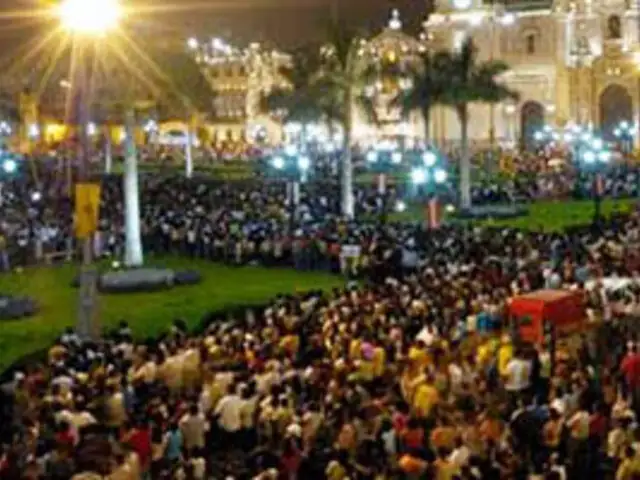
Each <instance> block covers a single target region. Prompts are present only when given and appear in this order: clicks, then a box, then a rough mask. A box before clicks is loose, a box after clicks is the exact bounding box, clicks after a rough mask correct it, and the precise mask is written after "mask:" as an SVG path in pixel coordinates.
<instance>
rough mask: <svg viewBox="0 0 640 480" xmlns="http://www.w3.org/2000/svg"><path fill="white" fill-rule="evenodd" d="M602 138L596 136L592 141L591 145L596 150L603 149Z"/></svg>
mask: <svg viewBox="0 0 640 480" xmlns="http://www.w3.org/2000/svg"><path fill="white" fill-rule="evenodd" d="M602 145H603V144H602V139H600V138H594V139H593V140H592V141H591V146H592V147H593V149H594V150H602Z"/></svg>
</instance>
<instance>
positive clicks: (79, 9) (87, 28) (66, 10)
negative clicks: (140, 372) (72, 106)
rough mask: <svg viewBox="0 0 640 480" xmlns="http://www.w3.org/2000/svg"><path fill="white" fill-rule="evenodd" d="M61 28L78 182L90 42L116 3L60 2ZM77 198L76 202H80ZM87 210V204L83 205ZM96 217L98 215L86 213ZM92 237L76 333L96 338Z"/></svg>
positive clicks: (110, 25)
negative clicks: (66, 46) (69, 58)
mask: <svg viewBox="0 0 640 480" xmlns="http://www.w3.org/2000/svg"><path fill="white" fill-rule="evenodd" d="M55 14H56V16H57V18H58V19H59V21H60V24H61V27H62V28H63V29H64V30H66V31H67V32H68V33H69V34H70V35H71V37H72V53H73V55H74V56H75V58H74V61H73V63H72V64H73V65H74V72H73V74H74V78H73V80H72V82H71V89H72V95H73V96H72V98H73V99H74V101H75V102H76V108H77V112H76V119H75V121H76V125H77V127H78V128H77V131H78V152H77V158H78V162H77V167H78V180H79V181H86V180H87V178H88V161H89V159H88V155H89V137H88V134H89V132H88V125H89V99H88V98H87V95H88V90H89V87H90V85H91V79H90V76H91V70H90V69H91V61H90V60H91V59H90V58H88V54H89V53H90V48H91V47H93V42H94V41H95V40H98V39H100V37H102V36H103V35H104V34H106V33H107V32H109V31H111V30H113V29H115V28H116V27H117V25H118V22H119V20H120V17H121V15H122V9H121V7H120V4H119V2H118V0H62V2H61V3H60V4H59V5H58V7H57V9H56V10H55ZM79 201H80V200H79V198H78V195H76V202H79ZM86 205H87V207H88V208H90V204H89V203H87V204H86ZM85 213H89V214H93V215H95V214H96V213H97V212H85ZM92 257H93V252H92V234H91V232H90V231H88V232H86V235H85V236H84V240H83V248H82V267H81V271H80V302H79V308H78V324H77V330H78V333H79V334H80V335H81V336H83V337H85V338H86V337H89V336H96V335H97V334H98V333H99V332H98V331H97V328H95V325H94V323H93V314H94V305H95V295H96V281H97V272H96V270H95V269H94V268H93V265H92V263H93V258H92Z"/></svg>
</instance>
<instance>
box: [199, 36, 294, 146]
mask: <svg viewBox="0 0 640 480" xmlns="http://www.w3.org/2000/svg"><path fill="white" fill-rule="evenodd" d="M187 46H188V48H189V49H190V50H191V51H192V52H193V54H194V55H195V56H196V60H197V61H198V63H199V64H200V65H201V66H202V67H203V69H204V71H205V73H206V76H207V78H208V79H209V81H210V83H211V85H212V87H213V90H214V100H213V103H214V106H213V110H214V112H213V113H214V114H213V118H212V119H210V121H209V128H210V130H211V137H212V139H213V141H214V143H220V142H224V141H234V142H238V141H244V140H249V141H253V140H255V138H251V137H252V136H253V134H254V132H264V134H263V138H261V140H263V141H268V142H277V141H279V140H280V138H281V136H282V133H281V127H280V126H279V125H278V124H277V123H275V122H274V121H273V120H272V119H271V118H270V117H269V116H268V115H265V114H263V113H262V110H261V101H262V98H263V97H264V96H265V95H266V94H267V93H268V92H269V91H270V90H271V89H273V88H274V86H276V85H278V84H279V82H281V81H282V80H281V78H280V75H279V71H280V69H281V68H282V67H283V66H284V65H286V63H287V62H288V61H289V56H288V55H286V54H284V53H281V52H279V51H276V50H265V49H263V48H262V47H261V45H260V44H258V43H252V44H251V45H249V47H247V48H238V47H234V46H232V45H230V44H228V43H226V42H224V41H223V40H221V39H219V38H213V39H211V40H210V41H208V42H205V43H202V42H199V41H198V40H196V39H193V38H192V39H189V40H188V42H187Z"/></svg>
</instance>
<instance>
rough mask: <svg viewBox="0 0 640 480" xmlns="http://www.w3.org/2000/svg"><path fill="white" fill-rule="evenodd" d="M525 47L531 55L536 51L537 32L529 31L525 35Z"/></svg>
mask: <svg viewBox="0 0 640 480" xmlns="http://www.w3.org/2000/svg"><path fill="white" fill-rule="evenodd" d="M524 49H525V52H526V53H527V54H529V55H531V54H534V53H536V34H535V33H528V34H527V35H526V36H525V37H524Z"/></svg>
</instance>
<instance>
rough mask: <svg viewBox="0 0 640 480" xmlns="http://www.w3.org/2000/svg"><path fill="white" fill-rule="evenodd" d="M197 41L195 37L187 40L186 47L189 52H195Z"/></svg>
mask: <svg viewBox="0 0 640 480" xmlns="http://www.w3.org/2000/svg"><path fill="white" fill-rule="evenodd" d="M198 45H199V44H198V39H197V38H195V37H191V38H190V39H189V40H187V46H188V47H189V48H190V49H191V50H195V49H196V48H198Z"/></svg>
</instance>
